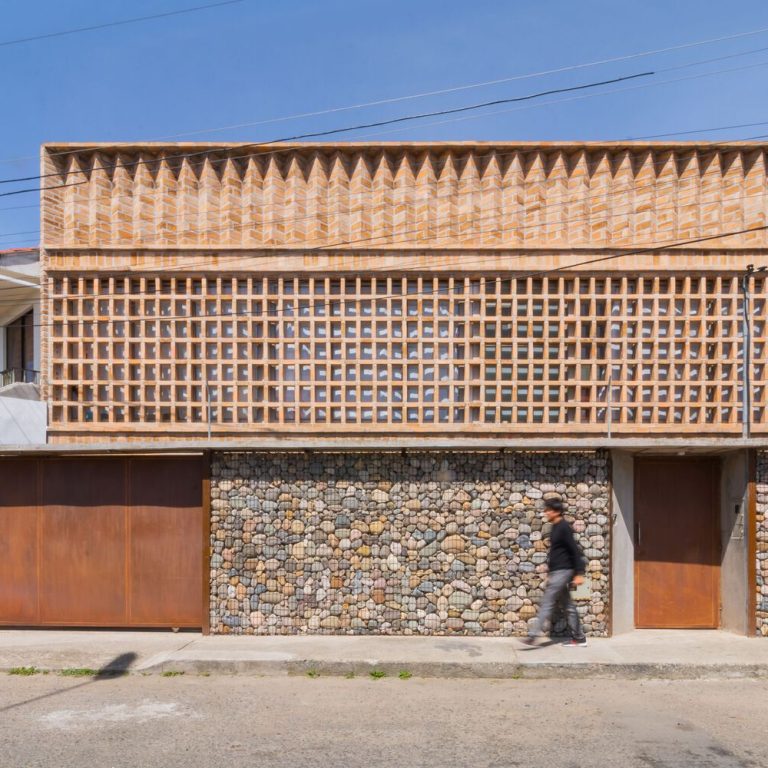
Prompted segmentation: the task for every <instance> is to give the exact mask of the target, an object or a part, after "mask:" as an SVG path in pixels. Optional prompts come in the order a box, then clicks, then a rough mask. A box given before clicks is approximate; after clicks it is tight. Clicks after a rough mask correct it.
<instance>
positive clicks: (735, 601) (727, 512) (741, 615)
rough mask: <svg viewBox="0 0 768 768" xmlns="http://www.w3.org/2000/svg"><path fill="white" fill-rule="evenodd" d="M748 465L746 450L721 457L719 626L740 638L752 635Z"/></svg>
mask: <svg viewBox="0 0 768 768" xmlns="http://www.w3.org/2000/svg"><path fill="white" fill-rule="evenodd" d="M748 468H749V461H748V457H747V451H746V450H739V451H733V452H732V453H727V454H725V455H724V456H723V458H722V461H721V464H720V626H721V628H722V629H725V630H728V631H730V632H737V633H738V634H740V635H747V634H751V633H752V628H751V626H750V621H749V616H748V613H749V592H748V590H749V589H753V588H754V587H753V586H752V585H750V584H748V583H747V581H748V568H747V553H748V532H747V529H746V520H747V491H748V484H749V476H748Z"/></svg>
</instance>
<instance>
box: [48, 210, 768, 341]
mask: <svg viewBox="0 0 768 768" xmlns="http://www.w3.org/2000/svg"><path fill="white" fill-rule="evenodd" d="M767 229H768V224H765V225H760V226H757V227H747V228H745V229H739V230H731V231H728V232H721V233H718V234H714V235H705V236H701V237H696V238H690V239H687V240H677V241H671V242H668V243H663V244H661V245H655V246H647V247H643V248H638V249H632V250H624V249H612V250H613V251H614V253H611V254H608V255H606V256H599V257H597V258H594V259H586V260H584V261H578V262H573V263H570V264H564V265H562V266H559V267H551V268H549V269H544V270H538V271H533V272H532V271H530V270H525V271H519V272H518V273H516V274H509V275H507V274H505V276H504V277H503V278H502V277H499V278H497V279H512V278H517V277H540V276H546V275H548V274H550V273H557V272H562V271H566V270H571V269H575V268H578V267H583V266H589V265H591V264H597V263H601V262H605V261H610V260H613V259H618V258H622V257H626V256H638V255H642V254H648V253H658V252H661V251H667V250H671V249H675V248H681V247H684V246H689V245H697V244H699V243H704V242H711V241H713V240H719V239H722V238H727V237H734V236H737V235H743V234H749V233H751V232H760V231H764V230H767ZM466 263H467V262H465V264H466ZM446 266H449V265H446ZM431 269H434V266H433V267H432V268H431ZM178 271H185V269H184V267H181V268H179V269H178V270H171V269H165V270H157V272H158V273H160V274H158V275H157V278H158V279H163V277H164V276H167V275H173V274H175V273H176V272H178ZM412 271H413V272H419V271H423V272H429V271H430V267H428V266H424V267H419V268H416V269H414V270H412ZM382 272H383V273H385V274H386V273H400V272H402V269H398V268H396V267H386V268H381V269H376V270H371V269H369V270H366V274H367V275H375V274H376V273H382ZM439 292H440V291H415V292H413V293H409V294H408V296H419V295H430V294H434V293H439ZM112 295H115V294H112ZM402 295H403V294H400V293H397V294H377V295H371V297H370V298H367V297H365V298H363V297H343V296H342V297H339V298H338V299H331V300H326V301H325V302H320V304H321V306H322V304H323V303H325V304H326V306H330V305H333V304H339V303H341V304H346V303H359V302H362V301H379V300H384V299H393V298H399V297H400V296H402ZM100 296H102V295H100V294H88V295H87V297H88V298H92V299H93V300H94V301H96V300H98V299H99V298H100ZM67 298H69V297H64V298H63V300H66V299H67ZM125 298H126V299H128V300H130V295H128V294H125ZM169 298H171V299H172V298H173V296H172V295H169ZM199 298H200V300H202V301H205V299H206V296H204V295H201V296H200V297H199ZM235 300H236V297H233V301H235ZM295 300H296V301H299V300H301V297H299V296H296V297H295ZM306 300H307V301H309V302H310V306H311V307H315V306H317V302H315V301H314V299H313V298H311V297H310V298H308V299H306ZM291 312H292V310H291ZM284 314H285V312H284V311H280V310H267V311H262V312H229V313H203V314H200V315H191V314H184V315H158V316H142V317H138V318H133V319H132V318H131V317H129V316H125V317H123V318H116V317H111V318H108V319H94V320H85V319H83V318H82V317H79V318H76V319H69V320H59V321H51V322H48V323H37V324H35V325H34V327H38V328H42V327H52V326H53V325H55V324H60V325H62V326H64V325H74V324H77V325H81V324H83V325H94V324H102V325H109V324H112V323H131V322H161V321H170V320H205V319H210V318H229V317H252V316H257V317H258V316H268V317H280V316H282V315H284ZM290 316H291V317H298V315H294V314H291V315H290ZM94 340H95V341H96V340H98V339H97V337H94Z"/></svg>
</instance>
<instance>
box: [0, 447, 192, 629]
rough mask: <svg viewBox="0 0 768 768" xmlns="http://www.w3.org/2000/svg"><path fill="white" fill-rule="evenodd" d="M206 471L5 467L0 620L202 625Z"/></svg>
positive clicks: (43, 461) (50, 462)
mask: <svg viewBox="0 0 768 768" xmlns="http://www.w3.org/2000/svg"><path fill="white" fill-rule="evenodd" d="M202 468H203V464H202V459H201V458H199V457H173V458H159V457H158V458H155V457H152V458H147V457H141V458H137V457H130V458H127V457H126V458H40V459H27V458H18V459H17V458H14V459H2V460H0V546H2V554H1V555H0V624H5V625H26V626H31V625H40V626H84V627H85V626H88V627H92V626H99V627H200V626H202V623H203V613H204V609H203V591H202V576H203V553H204V546H203V544H204V539H203V517H202V515H203V510H202Z"/></svg>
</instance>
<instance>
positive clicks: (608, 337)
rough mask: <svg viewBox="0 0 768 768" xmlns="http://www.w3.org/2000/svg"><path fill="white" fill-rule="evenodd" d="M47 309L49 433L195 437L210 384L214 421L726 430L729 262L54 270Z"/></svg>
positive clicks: (734, 393)
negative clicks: (703, 270) (719, 272)
mask: <svg viewBox="0 0 768 768" xmlns="http://www.w3.org/2000/svg"><path fill="white" fill-rule="evenodd" d="M755 292H756V294H757V299H756V300H755V302H754V304H753V311H754V318H755V320H754V339H755V341H754V347H753V363H754V368H753V380H754V382H755V387H754V392H753V405H754V414H753V429H754V430H755V431H757V432H759V431H761V430H765V428H766V425H768V409H767V408H766V406H768V402H767V397H768V392H767V390H766V387H765V386H764V385H763V381H764V379H765V373H766V363H767V362H768V345H766V344H765V341H764V336H765V333H764V332H765V323H766V302H765V299H764V292H765V283H764V282H763V281H762V280H758V281H757V284H756V286H755ZM51 306H52V312H53V323H52V328H51V337H50V342H51V347H50V353H51V367H50V370H51V381H50V385H51V395H52V399H53V401H54V405H53V408H52V413H51V425H52V426H53V427H60V426H64V427H67V426H71V425H77V426H83V425H89V426H93V427H96V428H102V429H104V430H107V431H109V430H118V431H119V430H120V429H122V428H126V427H128V428H130V427H139V426H141V427H143V428H146V429H147V430H149V431H151V430H153V429H154V430H157V429H166V428H167V426H168V425H172V427H173V429H174V430H178V431H181V432H196V433H200V432H202V431H204V430H205V427H206V422H207V420H208V397H209V395H210V399H211V412H210V416H211V421H212V426H213V428H214V430H215V431H217V432H230V431H231V432H237V431H248V432H251V431H253V430H264V431H272V430H274V429H282V428H284V429H291V428H294V427H297V426H299V427H301V429H303V430H307V431H316V432H322V431H327V430H329V429H333V430H339V429H341V430H350V431H352V430H360V429H365V430H368V429H376V430H381V431H392V430H394V431H396V430H403V429H404V430H408V431H411V430H413V429H418V430H422V431H427V432H429V431H445V430H457V431H481V432H482V431H487V430H488V429H493V430H494V431H503V432H510V433H515V432H520V433H525V432H531V431H540V430H542V429H543V430H545V431H547V430H549V431H551V432H561V431H563V430H567V431H568V433H570V434H572V433H574V432H582V433H605V432H606V431H607V430H608V427H609V421H610V426H611V428H612V429H613V431H614V432H615V433H620V432H633V431H634V430H635V428H636V427H638V426H642V427H643V429H644V430H645V431H654V432H668V433H680V432H704V433H706V432H721V433H736V432H738V431H739V429H740V427H739V417H740V410H739V399H740V389H739V387H740V375H741V371H740V353H741V344H740V338H739V332H740V324H739V323H740V315H739V312H740V299H739V293H738V279H737V277H735V276H711V277H703V276H696V275H656V276H631V275H614V276H572V275H568V276H561V277H549V278H534V277H526V278H518V277H513V276H504V275H501V276H488V275H487V276H465V275H463V274H447V275H441V276H434V275H433V276H429V275H399V274H396V275H389V274H384V275H378V276H375V277H372V276H363V277H359V276H356V277H350V276H335V277H334V276H324V277H323V276H309V277H279V276H264V275H247V276H246V275H242V276H235V277H232V276H215V275H213V276H184V277H181V276H173V277H170V276H169V277H167V278H155V277H128V276H124V275H114V276H109V277H107V276H92V275H89V276H79V275H69V276H65V275H56V276H55V279H54V280H53V281H52V302H51ZM81 320H82V322H80V321H81Z"/></svg>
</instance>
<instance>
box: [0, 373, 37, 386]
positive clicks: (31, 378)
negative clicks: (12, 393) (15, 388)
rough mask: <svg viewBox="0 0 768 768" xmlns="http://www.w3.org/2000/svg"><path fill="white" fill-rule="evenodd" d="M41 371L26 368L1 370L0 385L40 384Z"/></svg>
mask: <svg viewBox="0 0 768 768" xmlns="http://www.w3.org/2000/svg"><path fill="white" fill-rule="evenodd" d="M39 383H40V371H30V370H27V369H26V368H8V369H7V370H5V371H0V387H7V386H9V385H10V384H39Z"/></svg>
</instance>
